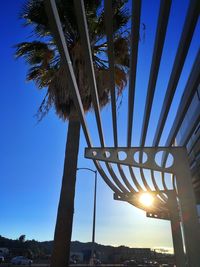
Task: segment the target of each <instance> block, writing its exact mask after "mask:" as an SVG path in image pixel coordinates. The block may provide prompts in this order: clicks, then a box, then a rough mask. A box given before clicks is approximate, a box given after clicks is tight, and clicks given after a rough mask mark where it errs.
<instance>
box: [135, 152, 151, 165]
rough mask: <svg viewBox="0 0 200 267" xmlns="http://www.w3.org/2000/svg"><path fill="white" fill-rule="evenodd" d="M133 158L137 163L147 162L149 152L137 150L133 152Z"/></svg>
mask: <svg viewBox="0 0 200 267" xmlns="http://www.w3.org/2000/svg"><path fill="white" fill-rule="evenodd" d="M133 158H134V160H135V162H137V163H145V162H146V161H147V159H148V157H147V153H145V152H143V151H137V152H135V153H134V154H133Z"/></svg>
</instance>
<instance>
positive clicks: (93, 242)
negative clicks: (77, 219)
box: [77, 168, 97, 263]
mask: <svg viewBox="0 0 200 267" xmlns="http://www.w3.org/2000/svg"><path fill="white" fill-rule="evenodd" d="M79 170H88V171H91V172H93V173H94V174H95V182H94V208H93V224H92V251H91V259H90V260H92V263H93V259H94V248H95V225H96V198H97V170H92V169H90V168H77V171H79Z"/></svg>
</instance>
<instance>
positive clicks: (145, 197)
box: [139, 193, 154, 207]
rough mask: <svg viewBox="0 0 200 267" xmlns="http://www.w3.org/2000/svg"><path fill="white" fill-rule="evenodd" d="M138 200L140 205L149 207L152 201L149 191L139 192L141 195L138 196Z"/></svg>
mask: <svg viewBox="0 0 200 267" xmlns="http://www.w3.org/2000/svg"><path fill="white" fill-rule="evenodd" d="M139 201H140V203H141V204H142V205H144V206H146V207H150V206H151V205H152V204H153V202H154V198H153V196H152V195H151V194H149V193H143V194H141V196H140V197H139Z"/></svg>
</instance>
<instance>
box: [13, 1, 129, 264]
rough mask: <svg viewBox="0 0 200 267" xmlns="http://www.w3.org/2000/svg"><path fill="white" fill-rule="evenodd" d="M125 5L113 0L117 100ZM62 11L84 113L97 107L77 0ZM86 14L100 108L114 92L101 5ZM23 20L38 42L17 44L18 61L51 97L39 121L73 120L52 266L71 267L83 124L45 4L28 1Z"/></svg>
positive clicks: (124, 52)
mask: <svg viewBox="0 0 200 267" xmlns="http://www.w3.org/2000/svg"><path fill="white" fill-rule="evenodd" d="M125 4H126V0H118V1H113V10H114V25H113V30H114V53H115V86H116V91H117V95H120V94H121V93H122V90H123V89H124V87H125V86H126V83H127V76H128V70H129V32H128V30H127V23H128V20H129V15H128V11H127V9H126V7H125ZM57 8H58V12H59V16H60V20H61V23H62V27H63V32H64V35H65V38H66V43H67V46H68V49H69V53H70V56H71V60H72V64H73V69H74V73H75V76H76V79H77V84H78V87H79V91H80V95H81V99H82V103H83V107H84V110H85V111H88V110H89V109H91V108H92V103H91V91H90V88H89V83H88V79H87V73H86V69H85V62H84V57H83V51H82V46H81V42H80V35H79V32H78V26H77V23H76V16H75V11H74V8H73V1H72V0H58V1H57ZM85 11H86V17H87V23H88V28H89V34H90V42H91V49H92V54H93V64H94V69H95V76H96V80H97V88H98V96H99V101H100V105H101V107H103V106H105V105H106V104H107V103H108V102H109V100H110V88H109V71H108V61H107V43H106V36H105V27H104V11H103V8H102V0H95V1H94V0H86V1H85ZM21 18H22V19H23V21H24V22H25V23H24V24H25V26H29V27H30V29H32V33H33V37H34V40H33V41H30V42H23V43H19V44H17V45H16V56H17V57H23V58H24V59H25V61H26V62H27V63H28V65H29V69H28V73H27V80H32V81H34V82H35V83H36V86H37V87H38V88H39V89H43V88H44V90H46V96H45V98H44V99H43V101H42V103H41V105H40V107H39V110H38V113H37V115H38V120H41V119H42V118H43V116H44V115H45V114H46V113H47V112H48V111H49V109H50V108H52V107H53V108H54V109H55V111H56V113H57V115H58V116H59V117H60V118H61V119H63V120H64V121H66V120H68V121H69V125H68V134H67V143H66V151H65V161H64V171H63V178H62V188H61V194H60V200H59V207H58V213H57V222H56V228H55V235H54V249H53V254H52V262H51V266H52V267H63V266H66V265H67V264H68V260H69V253H70V242H71V232H72V221H73V212H74V195H75V182H76V169H77V159H78V150H79V136H80V122H79V118H78V115H77V112H76V109H75V106H74V103H73V99H72V96H71V93H70V90H69V85H68V79H67V77H66V75H65V73H64V67H63V65H62V61H61V58H60V55H59V52H58V49H57V46H56V43H55V40H54V38H53V34H52V33H51V29H50V28H49V25H48V19H47V16H46V14H45V7H44V2H43V0H26V2H25V5H24V7H23V9H22V13H21Z"/></svg>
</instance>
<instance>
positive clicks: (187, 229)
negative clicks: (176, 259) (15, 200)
mask: <svg viewBox="0 0 200 267" xmlns="http://www.w3.org/2000/svg"><path fill="white" fill-rule="evenodd" d="M178 163H179V164H177V166H176V168H177V169H176V175H177V179H176V180H177V190H178V198H179V202H180V208H181V214H182V223H183V231H184V238H185V247H186V255H187V261H188V266H189V267H199V266H200V226H199V222H198V215H197V208H196V201H195V195H194V191H193V186H192V179H191V173H190V168H189V163H188V158H187V152H186V149H182V151H180V153H179V160H178Z"/></svg>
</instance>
